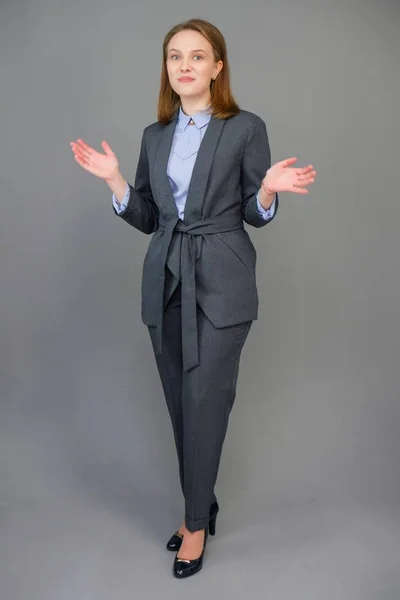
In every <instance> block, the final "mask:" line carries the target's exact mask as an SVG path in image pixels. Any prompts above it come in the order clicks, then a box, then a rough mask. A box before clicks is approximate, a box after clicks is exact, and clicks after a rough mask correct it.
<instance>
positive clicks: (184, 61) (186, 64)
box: [181, 59, 190, 71]
mask: <svg viewBox="0 0 400 600" xmlns="http://www.w3.org/2000/svg"><path fill="white" fill-rule="evenodd" d="M189 69H190V65H189V60H188V59H182V64H181V71H188V70H189Z"/></svg>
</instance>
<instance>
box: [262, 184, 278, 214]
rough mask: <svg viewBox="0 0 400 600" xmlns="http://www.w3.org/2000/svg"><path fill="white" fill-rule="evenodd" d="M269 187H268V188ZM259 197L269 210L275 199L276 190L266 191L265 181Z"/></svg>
mask: <svg viewBox="0 0 400 600" xmlns="http://www.w3.org/2000/svg"><path fill="white" fill-rule="evenodd" d="M267 189H268V188H267ZM258 199H259V201H260V204H261V206H262V207H263V209H264V210H268V209H269V208H270V207H271V206H272V203H273V202H274V200H275V192H271V191H268V192H267V191H266V189H265V186H264V183H263V184H262V185H261V188H260V191H259V196H258Z"/></svg>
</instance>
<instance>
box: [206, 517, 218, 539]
mask: <svg viewBox="0 0 400 600" xmlns="http://www.w3.org/2000/svg"><path fill="white" fill-rule="evenodd" d="M216 521H217V515H215V516H214V517H211V519H210V521H209V523H208V532H209V534H210V535H215V524H216Z"/></svg>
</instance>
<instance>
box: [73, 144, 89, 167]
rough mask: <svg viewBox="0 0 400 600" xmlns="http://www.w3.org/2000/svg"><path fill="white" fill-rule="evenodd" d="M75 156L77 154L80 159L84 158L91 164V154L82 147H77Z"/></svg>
mask: <svg viewBox="0 0 400 600" xmlns="http://www.w3.org/2000/svg"><path fill="white" fill-rule="evenodd" d="M74 154H75V156H77V157H78V158H79V159H80V160H83V161H84V162H85V163H87V164H89V162H90V156H88V155H87V154H85V152H83V151H82V150H81V149H80V148H75V150H74Z"/></svg>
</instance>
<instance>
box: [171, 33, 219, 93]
mask: <svg viewBox="0 0 400 600" xmlns="http://www.w3.org/2000/svg"><path fill="white" fill-rule="evenodd" d="M166 66H167V71H168V77H169V82H170V84H171V87H172V89H173V90H174V92H176V93H177V94H179V96H180V97H181V98H189V97H190V98H192V99H194V98H199V99H200V98H202V97H204V98H206V97H207V96H209V91H210V82H211V79H213V78H214V77H216V76H217V75H218V73H219V72H220V70H221V69H222V66H223V63H222V61H218V62H216V61H215V57H214V53H213V49H212V46H211V44H210V42H209V41H208V40H206V38H205V37H203V36H202V35H201V33H199V32H198V31H191V30H186V31H180V32H179V33H177V34H176V35H174V37H173V38H171V40H170V42H169V44H168V47H167V61H166Z"/></svg>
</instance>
